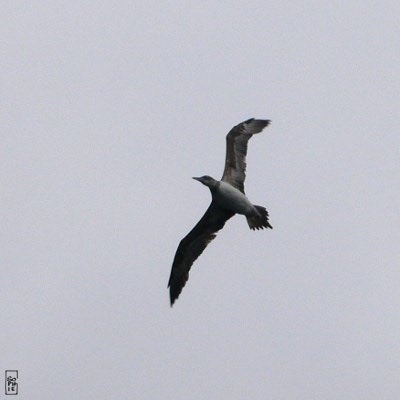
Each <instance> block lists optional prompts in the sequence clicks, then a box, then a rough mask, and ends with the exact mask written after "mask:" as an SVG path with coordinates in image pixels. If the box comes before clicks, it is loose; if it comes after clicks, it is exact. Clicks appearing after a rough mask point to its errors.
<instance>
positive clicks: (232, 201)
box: [213, 181, 255, 215]
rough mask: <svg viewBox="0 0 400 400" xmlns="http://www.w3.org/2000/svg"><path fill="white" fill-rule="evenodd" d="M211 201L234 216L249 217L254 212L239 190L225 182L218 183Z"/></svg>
mask: <svg viewBox="0 0 400 400" xmlns="http://www.w3.org/2000/svg"><path fill="white" fill-rule="evenodd" d="M213 200H215V202H216V203H217V204H218V205H219V206H220V207H222V208H226V209H228V210H230V211H233V212H234V213H235V214H242V215H249V214H252V213H253V212H254V210H255V208H254V206H253V204H252V203H251V202H250V200H249V199H248V198H247V197H246V195H244V194H243V193H242V192H241V191H240V190H238V189H236V188H235V187H233V186H232V185H231V184H229V183H227V182H223V181H220V182H218V186H217V190H216V192H215V194H213Z"/></svg>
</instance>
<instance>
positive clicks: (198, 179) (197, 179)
mask: <svg viewBox="0 0 400 400" xmlns="http://www.w3.org/2000/svg"><path fill="white" fill-rule="evenodd" d="M192 179H194V180H196V181H199V182H201V178H196V177H195V176H194V177H193V178H192Z"/></svg>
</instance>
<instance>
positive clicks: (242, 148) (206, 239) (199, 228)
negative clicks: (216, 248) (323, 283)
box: [168, 118, 272, 307]
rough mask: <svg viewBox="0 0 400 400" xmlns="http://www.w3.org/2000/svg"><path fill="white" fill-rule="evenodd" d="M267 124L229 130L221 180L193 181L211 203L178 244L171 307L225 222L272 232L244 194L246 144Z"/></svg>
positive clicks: (252, 121)
mask: <svg viewBox="0 0 400 400" xmlns="http://www.w3.org/2000/svg"><path fill="white" fill-rule="evenodd" d="M269 124H270V121H269V120H264V119H254V118H251V119H249V120H247V121H244V122H242V123H240V124H239V125H236V126H235V127H233V128H232V129H231V131H230V132H229V133H228V135H227V136H226V158H225V169H224V173H223V175H222V179H221V180H220V181H217V180H215V179H214V178H211V176H208V175H205V176H202V177H200V178H195V177H194V178H193V179H195V180H196V181H199V182H201V183H202V184H203V185H205V186H208V188H209V189H210V191H211V196H212V201H211V204H210V206H209V207H208V209H207V211H206V212H205V214H204V215H203V217H202V218H201V219H200V221H199V222H198V223H197V224H196V225H195V227H194V228H193V229H192V230H191V231H190V232H189V233H188V234H187V235H186V236H185V237H184V238H183V239H182V240H181V242H180V243H179V246H178V249H177V251H176V254H175V257H174V261H173V263H172V269H171V276H170V278H169V282H168V287H169V294H170V301H171V307H172V305H173V304H174V302H175V300H176V299H177V298H178V297H179V295H180V293H181V291H182V289H183V287H184V286H185V284H186V282H187V280H188V279H189V271H190V268H191V266H192V265H193V263H194V261H195V260H196V259H197V258H198V257H199V256H200V254H201V253H202V252H203V250H204V249H205V248H206V247H207V245H208V243H210V242H211V241H212V240H213V239H214V238H215V237H216V233H217V232H218V231H219V230H220V229H222V228H223V226H224V225H225V222H226V221H227V220H228V219H229V218H231V217H233V216H234V215H235V214H242V215H244V216H245V217H246V219H247V223H248V225H249V227H250V229H253V230H254V229H264V228H271V229H272V226H271V225H270V223H269V222H268V212H267V210H266V209H265V208H264V207H262V206H256V205H253V204H252V203H251V202H250V200H249V199H248V198H247V197H246V195H245V193H244V180H245V178H246V173H245V171H246V154H247V142H248V141H249V139H250V138H251V137H252V136H253V135H254V134H255V133H260V132H261V131H262V130H263V129H264V128H265V127H266V126H268V125H269Z"/></svg>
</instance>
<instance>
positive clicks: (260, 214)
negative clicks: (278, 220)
mask: <svg viewBox="0 0 400 400" xmlns="http://www.w3.org/2000/svg"><path fill="white" fill-rule="evenodd" d="M254 208H255V209H256V210H257V212H254V213H253V214H251V215H247V216H246V218H247V223H248V224H249V227H250V229H253V230H255V229H257V230H258V229H264V228H270V229H272V226H271V224H270V223H269V222H268V211H267V210H266V209H265V208H264V207H261V206H254Z"/></svg>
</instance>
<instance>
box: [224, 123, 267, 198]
mask: <svg viewBox="0 0 400 400" xmlns="http://www.w3.org/2000/svg"><path fill="white" fill-rule="evenodd" d="M270 122H271V121H270V120H266V119H254V118H251V119H249V120H247V121H244V122H242V123H240V124H239V125H236V126H235V127H233V128H232V129H231V131H230V132H229V133H228V135H227V136H226V159H225V169H224V174H223V175H222V179H221V180H223V181H225V182H228V183H230V184H231V185H232V186H234V187H235V188H236V189H239V190H240V191H241V192H242V193H244V180H245V178H246V154H247V142H248V141H249V139H250V138H251V137H252V136H253V135H254V134H255V133H260V132H261V131H262V130H263V129H264V128H265V127H266V126H268V125H269V123H270Z"/></svg>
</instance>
